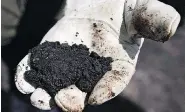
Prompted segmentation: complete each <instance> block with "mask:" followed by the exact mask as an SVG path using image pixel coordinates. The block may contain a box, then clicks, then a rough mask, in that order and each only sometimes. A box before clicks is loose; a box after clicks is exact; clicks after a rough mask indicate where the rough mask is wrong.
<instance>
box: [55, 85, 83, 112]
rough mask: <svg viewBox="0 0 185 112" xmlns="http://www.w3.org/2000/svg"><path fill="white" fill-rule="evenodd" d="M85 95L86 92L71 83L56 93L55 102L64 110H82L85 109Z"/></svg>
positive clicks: (73, 111)
mask: <svg viewBox="0 0 185 112" xmlns="http://www.w3.org/2000/svg"><path fill="white" fill-rule="evenodd" d="M85 97H86V93H84V92H82V91H81V90H79V89H78V88H77V87H76V86H75V85H71V86H69V87H67V88H64V89H61V90H60V91H59V92H58V93H57V94H56V96H55V102H56V104H57V105H58V106H59V107H61V108H62V109H63V111H70V112H81V111H82V110H83V109H84V102H85Z"/></svg>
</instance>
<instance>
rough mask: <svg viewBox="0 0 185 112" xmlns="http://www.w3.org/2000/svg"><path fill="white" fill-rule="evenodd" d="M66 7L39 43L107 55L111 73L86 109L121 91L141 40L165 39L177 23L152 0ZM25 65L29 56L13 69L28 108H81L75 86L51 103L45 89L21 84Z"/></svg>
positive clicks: (175, 17)
mask: <svg viewBox="0 0 185 112" xmlns="http://www.w3.org/2000/svg"><path fill="white" fill-rule="evenodd" d="M82 3H83V4H84V5H82ZM66 4H67V6H66V9H65V16H64V17H63V18H62V19H60V20H59V21H58V22H57V23H56V24H55V25H54V27H53V28H51V30H50V31H49V32H48V33H47V34H46V35H45V36H44V38H43V40H42V41H41V43H43V42H45V41H46V40H47V41H50V42H55V41H59V42H60V43H66V42H67V43H68V44H69V45H72V44H74V43H76V44H84V45H86V46H87V47H88V48H89V49H90V51H95V52H96V53H98V54H99V55H100V56H104V57H112V59H113V62H112V63H111V66H112V70H111V71H108V72H107V73H106V74H105V75H104V76H103V77H102V79H100V81H99V82H98V83H97V85H96V86H95V87H94V89H93V91H92V93H91V95H90V96H89V98H88V99H87V101H88V102H87V103H88V104H90V105H100V104H102V103H104V102H106V101H108V100H110V99H112V98H114V97H115V96H117V95H118V94H119V93H121V92H122V91H123V89H124V88H125V87H126V86H127V84H128V83H129V81H130V79H131V77H132V76H133V74H134V72H135V67H136V63H137V59H138V55H139V52H140V48H141V46H142V44H143V41H144V38H148V39H152V40H156V41H162V42H164V41H167V40H168V39H169V38H170V37H171V36H172V35H173V34H174V33H175V31H176V28H177V26H178V24H179V21H180V15H179V14H178V12H176V10H175V9H174V8H172V7H171V6H169V5H166V4H163V3H161V2H159V1H157V0H94V1H91V0H85V1H81V0H74V1H71V0H67V3H66ZM74 4H75V5H74ZM28 62H29V54H28V55H26V56H25V57H24V58H23V59H22V61H21V62H20V63H19V64H18V66H17V72H16V75H15V83H16V86H17V88H18V90H19V91H20V92H22V93H23V94H30V93H32V95H31V98H30V99H31V103H32V105H34V106H35V107H37V108H39V109H43V110H49V109H51V107H52V106H54V105H52V104H54V103H52V102H54V101H55V102H56V104H57V105H58V106H59V107H61V108H62V109H63V110H64V111H75V112H76V111H82V110H83V109H84V106H85V103H84V102H85V100H86V93H85V92H82V91H80V90H79V89H78V88H77V87H76V86H75V85H71V86H70V87H67V88H64V89H61V90H60V91H58V93H57V94H56V96H55V97H54V100H53V99H52V98H51V96H50V95H49V94H48V93H47V92H46V91H45V90H43V89H41V88H34V87H33V86H32V85H30V84H29V83H28V82H26V81H25V79H24V73H25V71H27V70H30V67H29V63H28ZM71 88H73V89H71Z"/></svg>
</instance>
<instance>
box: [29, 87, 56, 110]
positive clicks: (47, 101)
mask: <svg viewBox="0 0 185 112" xmlns="http://www.w3.org/2000/svg"><path fill="white" fill-rule="evenodd" d="M30 100H31V104H32V105H33V106H35V107H37V108H39V109H42V110H51V108H52V107H53V106H54V101H53V99H52V98H51V96H50V95H49V94H48V93H47V92H46V91H45V90H44V89H41V88H37V89H36V90H35V91H34V92H33V93H32V95H31V97H30Z"/></svg>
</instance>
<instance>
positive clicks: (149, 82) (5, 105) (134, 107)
mask: <svg viewBox="0 0 185 112" xmlns="http://www.w3.org/2000/svg"><path fill="white" fill-rule="evenodd" d="M161 1H163V2H165V3H167V4H169V5H172V6H173V7H174V8H176V10H177V11H178V12H179V13H180V14H181V16H184V14H185V4H184V3H183V0H161ZM63 6H65V1H64V0H2V5H1V7H2V12H1V13H2V14H1V18H2V21H1V22H2V23H1V27H2V30H1V33H2V35H1V40H2V42H1V44H2V46H1V50H2V56H1V85H2V87H1V92H2V96H1V98H2V99H1V100H2V101H1V102H2V103H1V104H2V105H1V107H2V112H41V110H38V109H36V108H35V107H33V106H32V105H31V104H30V102H29V95H26V96H25V95H22V94H21V93H20V92H18V90H17V89H16V88H15V85H14V80H13V78H14V73H15V69H16V65H17V64H18V62H19V61H20V60H21V59H22V58H23V57H24V56H25V55H26V54H27V52H28V49H30V48H32V47H33V46H35V45H37V44H38V43H40V40H41V39H42V37H43V36H44V35H45V33H47V31H48V30H49V29H50V28H51V27H52V26H53V25H54V24H55V22H56V19H57V18H56V15H57V13H58V12H61V10H62V9H63ZM61 14H62V13H61ZM61 16H62V15H61ZM182 20H185V19H184V18H182ZM184 49H185V25H184V24H183V21H181V23H180V27H179V28H178V30H177V32H176V34H175V35H174V36H173V37H172V38H171V39H170V40H169V41H168V42H165V43H164V44H163V43H158V42H154V41H150V40H145V42H144V45H143V47H142V49H141V53H140V55H139V60H138V64H137V70H136V73H135V75H134V76H133V78H132V79H131V81H130V83H129V85H128V86H127V87H126V89H125V90H124V91H123V93H122V94H121V95H119V96H118V97H116V98H115V99H113V100H111V101H109V102H107V103H105V104H103V105H101V106H97V107H92V106H87V107H86V109H85V112H94V111H97V112H103V111H106V112H113V111H116V112H123V111H124V112H185V50H184ZM57 111H59V109H58V108H55V109H53V110H52V112H57Z"/></svg>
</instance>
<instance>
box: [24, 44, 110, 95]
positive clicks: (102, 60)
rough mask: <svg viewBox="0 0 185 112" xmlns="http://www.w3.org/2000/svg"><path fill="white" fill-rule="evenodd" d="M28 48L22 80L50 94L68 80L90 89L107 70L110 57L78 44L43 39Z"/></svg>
mask: <svg viewBox="0 0 185 112" xmlns="http://www.w3.org/2000/svg"><path fill="white" fill-rule="evenodd" d="M29 52H30V53H31V56H30V66H31V70H29V71H27V72H26V73H25V80H27V81H28V82H29V83H30V84H32V85H34V86H36V87H41V88H43V89H45V90H46V91H47V92H48V93H49V94H50V95H52V96H54V95H55V94H56V93H57V92H58V91H59V90H60V89H62V88H65V87H67V86H70V85H72V84H75V85H76V86H77V87H78V88H79V89H80V90H82V91H84V92H87V93H89V92H91V91H92V90H93V88H94V86H95V85H96V83H97V82H98V81H99V80H100V78H101V77H102V76H103V75H104V74H105V73H106V72H107V71H110V70H111V65H110V63H111V62H112V61H113V60H112V58H110V57H100V56H99V55H98V54H97V53H95V52H91V53H90V52H89V49H88V48H87V47H86V46H85V45H82V44H81V45H76V44H74V45H72V46H69V45H68V44H67V43H64V44H60V43H59V42H44V43H43V44H41V45H38V46H36V47H34V48H33V49H31V50H30V51H29Z"/></svg>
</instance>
